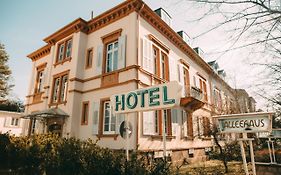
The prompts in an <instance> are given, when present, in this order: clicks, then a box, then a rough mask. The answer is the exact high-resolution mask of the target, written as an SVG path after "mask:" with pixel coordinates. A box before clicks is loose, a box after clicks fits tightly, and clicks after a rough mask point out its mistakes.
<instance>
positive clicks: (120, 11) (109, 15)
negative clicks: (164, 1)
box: [88, 0, 143, 34]
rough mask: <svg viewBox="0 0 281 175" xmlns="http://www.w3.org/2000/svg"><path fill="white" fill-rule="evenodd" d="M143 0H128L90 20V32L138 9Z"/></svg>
mask: <svg viewBox="0 0 281 175" xmlns="http://www.w3.org/2000/svg"><path fill="white" fill-rule="evenodd" d="M142 3H143V2H142V1H141V0H127V1H125V2H123V3H121V4H119V5H117V6H115V7H113V8H111V9H109V10H107V11H106V12H104V13H102V14H101V15H98V16H96V17H95V18H93V19H91V20H90V21H88V34H90V33H92V32H94V31H96V30H98V29H100V28H102V27H104V26H106V25H108V24H110V23H112V22H114V21H117V20H119V19H121V18H123V17H125V16H127V15H129V14H130V13H132V12H133V11H138V9H139V7H140V6H141V4H142Z"/></svg>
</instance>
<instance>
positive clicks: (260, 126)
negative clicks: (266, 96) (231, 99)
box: [214, 112, 273, 133]
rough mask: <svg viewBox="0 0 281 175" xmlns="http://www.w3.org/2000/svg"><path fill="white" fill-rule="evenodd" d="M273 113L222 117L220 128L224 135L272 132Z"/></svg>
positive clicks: (219, 123)
mask: <svg viewBox="0 0 281 175" xmlns="http://www.w3.org/2000/svg"><path fill="white" fill-rule="evenodd" d="M272 114H273V113H269V112H267V113H265V112H262V113H244V114H233V115H222V116H217V117H214V118H215V119H217V122H218V127H219V129H220V131H221V132H222V133H243V132H253V133H256V132H266V131H271V128H272V127H271V126H272V124H271V115H272Z"/></svg>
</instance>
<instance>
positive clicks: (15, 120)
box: [11, 118, 19, 126]
mask: <svg viewBox="0 0 281 175" xmlns="http://www.w3.org/2000/svg"><path fill="white" fill-rule="evenodd" d="M11 126H19V119H18V118H12V120H11Z"/></svg>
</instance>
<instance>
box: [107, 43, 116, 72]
mask: <svg viewBox="0 0 281 175" xmlns="http://www.w3.org/2000/svg"><path fill="white" fill-rule="evenodd" d="M117 69H118V41H114V42H112V43H109V44H107V46H106V69H105V70H106V72H112V71H114V70H117Z"/></svg>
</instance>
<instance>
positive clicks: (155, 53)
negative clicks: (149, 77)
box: [153, 46, 160, 76]
mask: <svg viewBox="0 0 281 175" xmlns="http://www.w3.org/2000/svg"><path fill="white" fill-rule="evenodd" d="M153 60H154V70H155V75H156V76H160V65H159V64H160V62H159V49H158V48H156V47H155V46H153Z"/></svg>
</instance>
